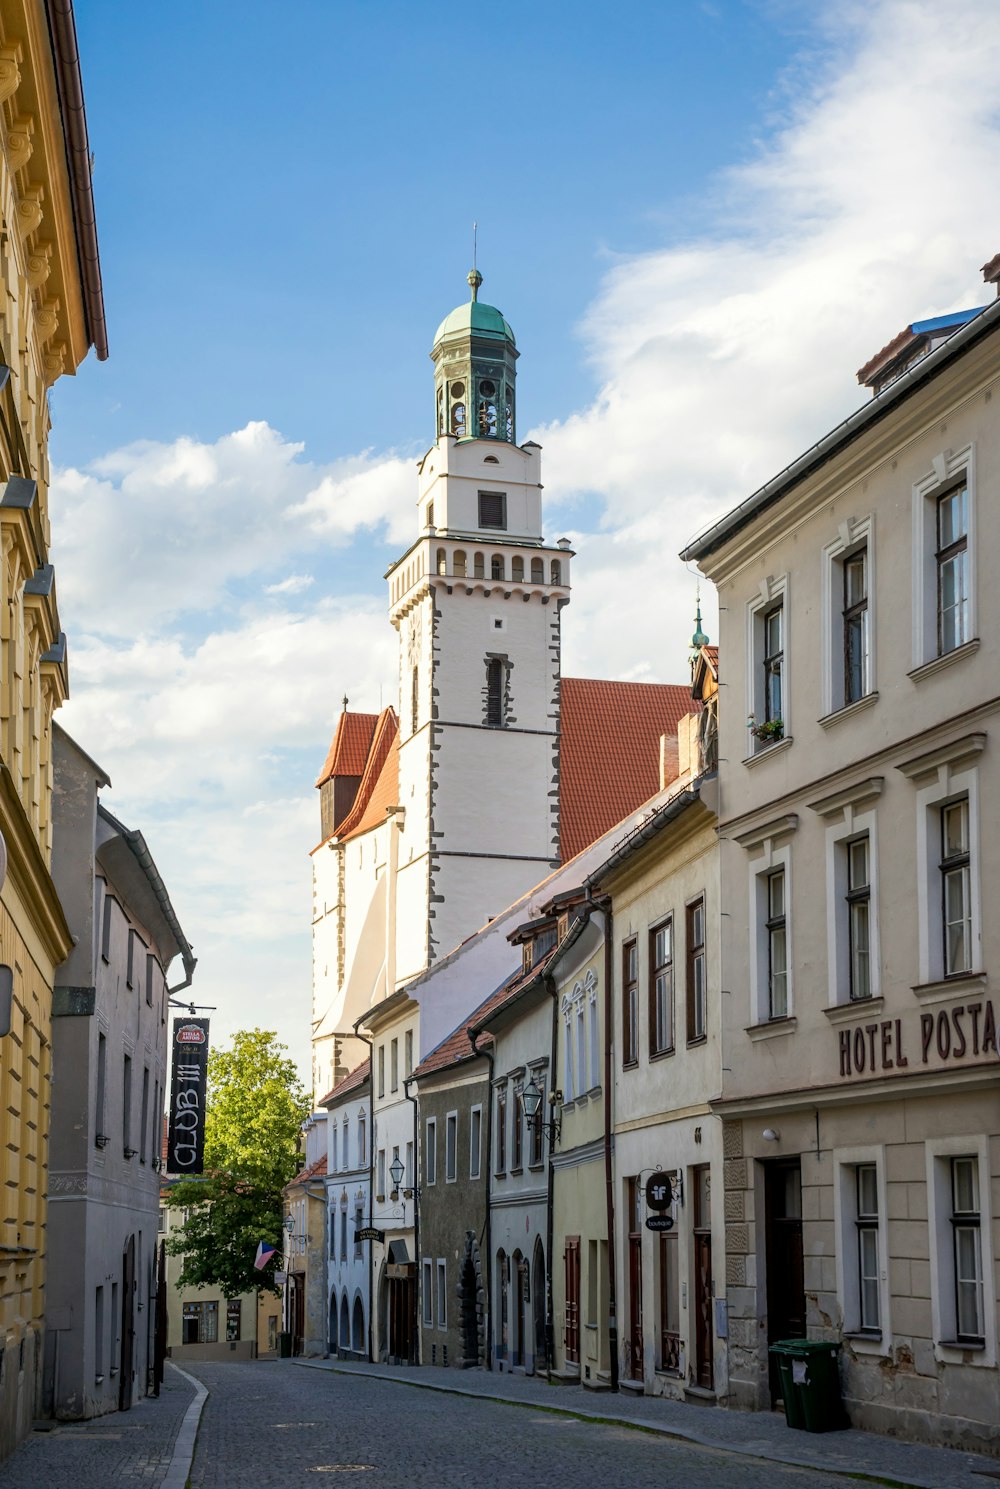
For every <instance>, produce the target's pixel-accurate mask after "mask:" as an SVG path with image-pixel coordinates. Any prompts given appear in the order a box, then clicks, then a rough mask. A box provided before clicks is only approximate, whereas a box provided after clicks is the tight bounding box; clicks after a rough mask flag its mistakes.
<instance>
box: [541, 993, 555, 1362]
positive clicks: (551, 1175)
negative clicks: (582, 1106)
mask: <svg viewBox="0 0 1000 1489" xmlns="http://www.w3.org/2000/svg"><path fill="white" fill-rule="evenodd" d="M542 981H543V983H544V984H545V986H546V988H547V989H548V993H549V996H550V997H551V999H552V1040H551V1045H552V1050H551V1055H550V1057H549V1058H550V1063H549V1071H550V1075H549V1092H550V1093H551V1092H552V1091H554V1090H555V1089H556V1078H557V1075H558V1070H557V1067H556V1055H557V1053H558V1052H557V1050H556V1042H557V1040H558V1037H559V994H558V992H557V991H556V982H555V978H554V977H553V976H552V974H551V973H550V972H543V974H542ZM550 1110H551V1113H552V1118H551V1119H550V1121H549V1141H548V1154H547V1159H548V1174H547V1176H546V1178H547V1184H546V1189H547V1195H546V1200H547V1211H546V1216H545V1353H546V1356H547V1367H548V1368H547V1371H546V1374H547V1376H548V1380H549V1384H550V1385H551V1384H552V1365H553V1362H554V1360H555V1343H556V1339H555V1322H554V1320H553V1317H552V1267H553V1260H552V1238H553V1232H554V1230H555V1216H554V1214H553V1203H552V1202H553V1199H554V1194H555V1177H556V1171H555V1168H554V1166H553V1163H552V1145H553V1138H554V1137H555V1128H554V1126H553V1120H554V1117H555V1107H554V1106H553V1107H551V1109H550ZM538 1120H539V1122H541V1123H543V1124H544V1122H545V1114H544V1112H541V1111H540V1112H539V1113H538Z"/></svg>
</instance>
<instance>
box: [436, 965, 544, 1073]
mask: <svg viewBox="0 0 1000 1489" xmlns="http://www.w3.org/2000/svg"><path fill="white" fill-rule="evenodd" d="M520 982H521V969H520V967H518V969H517V971H516V972H512V973H511V975H510V976H509V977H508V978H507V979H506V980H505V981H504V982H502V983H501V984H500V986H499V987H498V988H497V989H496V991H495V992H492V993H491V994H490V996H489V997H488V998H487V999H486V1000H485V1002H483V1003H481V1004H480V1005H479V1007H478V1008H476V1009H473V1011H472V1013H470V1014H469V1016H468V1018H466V1019H465V1020H464V1021H463V1022H462V1023H461V1024H460V1025H459V1027H458V1028H457V1029H453V1030H452V1032H451V1033H450V1034H449V1035H448V1036H447V1038H445V1039H442V1041H441V1043H440V1044H439V1045H437V1046H436V1047H435V1048H434V1049H432V1050H431V1052H430V1054H429V1055H425V1056H424V1058H423V1059H422V1060H421V1062H420V1064H419V1065H418V1066H417V1068H416V1070H415V1071H414V1072H413V1074H414V1075H415V1076H417V1077H419V1076H422V1075H430V1074H431V1073H432V1072H433V1071H435V1070H446V1069H447V1068H448V1066H449V1065H460V1064H461V1063H462V1061H463V1060H473V1059H475V1056H476V1051H475V1050H474V1049H473V1048H472V1041H471V1040H470V1038H469V1025H470V1024H471V1023H473V1022H475V1021H476V1020H478V1019H480V1018H485V1017H486V1016H487V1015H488V1014H490V1013H492V1012H493V1010H494V1008H499V1007H500V1004H501V1003H503V1002H504V1001H505V1000H506V998H507V995H508V993H510V992H511V990H512V988H513V987H514V985H515V984H517V985H520ZM492 1042H493V1041H492V1039H491V1037H490V1036H489V1035H488V1034H487V1035H484V1036H483V1038H482V1039H481V1040H480V1042H479V1048H480V1053H481V1052H482V1048H483V1045H488V1044H492Z"/></svg>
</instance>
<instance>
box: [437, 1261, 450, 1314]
mask: <svg viewBox="0 0 1000 1489" xmlns="http://www.w3.org/2000/svg"><path fill="white" fill-rule="evenodd" d="M437 1326H438V1328H439V1329H446V1328H447V1327H448V1267H447V1264H446V1263H445V1262H444V1261H443V1260H442V1259H441V1258H440V1257H439V1258H438V1264H437Z"/></svg>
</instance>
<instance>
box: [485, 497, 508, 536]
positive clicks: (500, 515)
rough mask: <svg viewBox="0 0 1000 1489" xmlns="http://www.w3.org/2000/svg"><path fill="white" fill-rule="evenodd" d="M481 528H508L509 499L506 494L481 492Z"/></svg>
mask: <svg viewBox="0 0 1000 1489" xmlns="http://www.w3.org/2000/svg"><path fill="white" fill-rule="evenodd" d="M479 526H480V527H495V528H498V529H503V528H506V526H507V497H506V494H505V493H504V492H502V491H481V492H480V493H479Z"/></svg>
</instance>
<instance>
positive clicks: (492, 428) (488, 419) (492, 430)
mask: <svg viewBox="0 0 1000 1489" xmlns="http://www.w3.org/2000/svg"><path fill="white" fill-rule="evenodd" d="M496 437H497V406H496V404H495V403H487V402H486V400H485V399H484V400H483V401H482V402H481V403H480V405H479V438H480V439H496Z"/></svg>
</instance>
